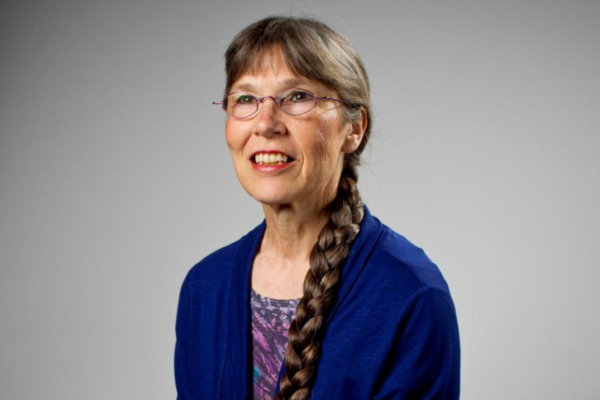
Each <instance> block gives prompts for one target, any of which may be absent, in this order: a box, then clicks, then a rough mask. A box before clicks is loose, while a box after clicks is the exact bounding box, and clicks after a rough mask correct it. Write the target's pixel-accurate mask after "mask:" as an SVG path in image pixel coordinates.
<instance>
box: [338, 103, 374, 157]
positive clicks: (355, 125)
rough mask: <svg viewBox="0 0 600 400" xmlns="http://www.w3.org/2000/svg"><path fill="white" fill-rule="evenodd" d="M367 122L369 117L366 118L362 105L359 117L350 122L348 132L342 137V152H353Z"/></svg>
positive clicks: (359, 141)
mask: <svg viewBox="0 0 600 400" xmlns="http://www.w3.org/2000/svg"><path fill="white" fill-rule="evenodd" d="M368 124H369V119H368V118H367V110H365V108H364V107H361V109H360V117H359V118H358V119H357V120H356V121H354V122H352V124H351V126H350V132H349V133H348V134H347V135H346V138H345V139H344V145H343V146H342V151H343V152H344V153H347V154H350V153H354V152H355V151H356V149H358V146H360V143H361V142H362V140H363V137H364V136H365V131H366V130H367V125H368Z"/></svg>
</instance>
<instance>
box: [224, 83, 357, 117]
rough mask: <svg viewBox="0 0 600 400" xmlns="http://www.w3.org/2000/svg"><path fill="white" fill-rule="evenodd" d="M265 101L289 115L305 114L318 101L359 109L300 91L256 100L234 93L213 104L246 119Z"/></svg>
mask: <svg viewBox="0 0 600 400" xmlns="http://www.w3.org/2000/svg"><path fill="white" fill-rule="evenodd" d="M266 99H273V101H275V104H277V107H279V109H280V110H281V111H283V112H284V113H286V114H289V115H302V114H306V113H307V112H309V111H310V110H312V109H313V108H315V107H316V106H317V101H319V100H329V101H337V102H338V103H343V104H346V105H348V106H350V107H352V108H358V107H360V105H359V104H352V103H348V102H347V101H344V100H340V99H334V98H333V97H317V96H316V95H314V94H312V93H311V92H307V91H306V90H302V89H290V90H286V91H285V92H283V93H282V94H280V95H279V97H277V98H275V97H273V96H264V97H260V98H257V97H256V96H253V95H251V94H248V93H242V92H234V93H231V94H229V95H228V96H227V97H225V98H224V99H223V101H214V102H213V104H216V105H220V106H221V107H223V110H225V112H226V113H227V114H229V115H231V116H232V117H235V118H248V117H250V116H251V115H254V114H255V113H256V112H257V111H258V105H259V104H260V103H262V102H263V101H265V100H266Z"/></svg>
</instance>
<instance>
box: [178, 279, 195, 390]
mask: <svg viewBox="0 0 600 400" xmlns="http://www.w3.org/2000/svg"><path fill="white" fill-rule="evenodd" d="M188 280H189V278H186V279H185V280H184V282H183V285H182V286H181V293H180V295H179V306H178V308H177V322H176V324H175V335H176V338H177V341H176V344H175V385H176V387H177V399H178V400H187V399H191V398H192V395H191V388H190V368H189V362H190V359H189V297H188Z"/></svg>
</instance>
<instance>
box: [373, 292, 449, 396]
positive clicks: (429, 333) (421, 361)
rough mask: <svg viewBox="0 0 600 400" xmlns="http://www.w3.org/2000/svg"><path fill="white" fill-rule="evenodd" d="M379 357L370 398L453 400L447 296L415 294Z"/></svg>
mask: <svg viewBox="0 0 600 400" xmlns="http://www.w3.org/2000/svg"><path fill="white" fill-rule="evenodd" d="M380 354H381V357H382V359H381V360H380V361H381V363H382V367H381V371H382V372H381V374H380V376H379V377H378V383H377V385H376V389H375V392H374V393H373V398H375V399H378V400H383V399H390V400H391V399H402V400H409V399H415V400H417V399H418V400H434V399H435V400H457V399H458V398H459V392H460V341H459V335H458V324H457V321H456V312H455V309H454V304H453V302H452V298H451V297H450V294H449V293H448V292H447V291H445V290H442V289H438V288H434V287H424V288H422V289H420V290H419V291H417V292H416V293H415V294H414V295H413V296H412V297H411V299H410V301H409V302H408V303H407V305H406V307H405V308H404V310H402V313H401V319H400V321H399V323H398V324H397V325H396V326H395V332H394V337H393V339H392V340H391V341H389V342H387V343H385V345H384V348H383V349H382V351H381V352H380Z"/></svg>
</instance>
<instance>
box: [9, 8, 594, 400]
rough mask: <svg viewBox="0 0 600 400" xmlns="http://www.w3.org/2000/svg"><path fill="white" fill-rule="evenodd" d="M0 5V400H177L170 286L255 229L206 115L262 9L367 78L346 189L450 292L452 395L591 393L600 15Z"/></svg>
mask: <svg viewBox="0 0 600 400" xmlns="http://www.w3.org/2000/svg"><path fill="white" fill-rule="evenodd" d="M1 4H2V5H1V6H0V7H1V9H0V46H1V47H0V71H1V73H0V132H1V136H0V190H1V197H0V229H1V230H0V268H1V275H0V397H1V398H2V399H17V400H20V399H28V400H29V399H48V400H53V399H56V400H65V399H86V400H88V399H89V400H96V399H98V400H100V399H102V400H104V399H166V398H174V396H175V389H174V383H173V374H172V357H173V346H174V319H175V310H176V303H177V297H178V292H179V287H180V284H181V282H182V280H183V278H184V276H185V273H186V272H187V271H188V269H189V268H190V267H191V266H192V265H193V264H194V263H195V262H197V261H198V260H199V259H201V258H202V257H204V256H205V255H207V254H208V253H210V252H211V251H213V250H215V249H217V248H219V247H221V246H223V245H226V244H228V243H230V242H231V241H233V240H235V239H237V238H239V237H240V236H241V235H243V234H244V233H245V232H246V231H248V230H249V229H250V228H251V227H253V226H254V225H255V224H257V223H259V222H260V221H261V220H262V211H261V208H260V207H259V205H258V204H257V203H256V202H255V201H254V200H252V199H251V198H249V197H248V196H247V195H246V194H245V192H243V190H242V189H241V187H240V186H239V184H238V182H237V179H236V178H235V174H234V171H233V167H232V165H231V160H230V158H229V154H228V151H227V147H226V144H225V140H224V129H223V125H224V120H225V116H224V114H223V113H222V112H221V110H219V109H218V108H217V107H215V106H212V105H211V101H213V100H217V99H219V98H220V97H221V93H222V88H223V83H224V74H223V59H222V54H223V52H224V50H225V47H226V46H227V44H228V43H229V41H230V40H231V39H232V37H233V35H234V34H235V33H236V32H237V31H238V30H239V29H241V28H242V27H243V26H246V25H247V24H249V23H250V22H252V21H254V20H256V19H259V18H261V17H264V16H267V15H269V14H273V13H285V14H294V15H303V14H310V15H317V16H319V17H321V18H322V19H323V20H324V21H325V22H327V23H329V24H331V25H332V26H333V27H335V28H336V29H338V30H339V31H340V32H341V33H343V34H344V35H346V36H347V37H349V38H350V40H351V41H352V42H353V43H354V44H355V46H356V48H357V49H358V51H359V52H360V54H361V55H362V57H363V59H364V61H365V63H366V65H367V68H368V71H369V73H370V77H371V79H372V83H373V91H372V93H373V98H374V107H375V112H376V115H375V125H374V129H375V132H374V138H373V139H374V140H373V141H372V146H371V148H370V150H369V151H368V154H367V159H366V160H367V163H366V165H365V166H364V167H363V169H362V173H361V181H360V186H361V190H362V194H363V197H364V199H365V201H366V203H367V204H368V205H369V206H370V208H371V211H372V212H373V213H374V214H375V215H377V216H378V217H380V218H381V219H382V220H383V221H384V222H385V223H386V224H387V225H389V226H391V227H392V228H393V229H395V230H396V231H398V232H400V233H402V234H404V235H405V236H407V237H408V238H409V239H410V240H411V241H413V242H414V243H416V244H417V245H419V246H421V247H423V248H425V250H426V251H427V253H428V254H429V256H430V257H431V258H432V259H433V260H434V261H435V262H436V263H437V264H438V265H439V266H440V268H441V269H442V271H443V272H444V274H445V276H446V279H447V280H448V282H449V284H450V286H451V289H452V293H453V296H454V299H455V303H456V306H457V309H458V317H459V322H460V329H461V336H462V355H463V367H462V373H463V374H462V387H463V389H462V393H463V396H462V399H466V400H479V399H498V400H500V399H502V400H505V399H557V400H558V399H567V398H568V399H593V398H597V397H595V396H597V393H598V392H599V391H600V380H599V379H598V374H599V373H600V345H599V344H598V339H599V338H600V322H599V321H598V318H597V315H598V311H597V308H598V307H597V306H598V305H599V304H600V294H599V291H598V288H597V282H598V281H599V278H600V273H599V272H598V271H599V268H598V267H599V265H600V255H599V252H598V238H599V234H600V232H599V230H600V213H599V211H598V204H599V203H600V201H599V200H600V199H599V196H600V176H599V175H600V157H599V156H600V154H599V146H600V139H599V130H600V129H599V128H600V117H599V115H600V45H599V43H600V25H599V21H600V2H598V1H573V0H570V1H566V0H565V1H533V0H530V1H514V0H509V1H495V2H487V1H395V2H376V1H329V2H325V1H264V0H259V1H257V0H254V1H244V2H242V1H237V2H220V3H218V4H217V3H216V2H215V3H214V4H204V3H202V2H200V1H169V2H166V1H162V2H159V1H136V0H127V1H95V2H92V1H74V0H73V1H69V0H53V1H42V0H38V1H3V2H2V3H1Z"/></svg>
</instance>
